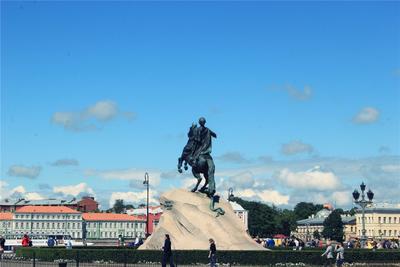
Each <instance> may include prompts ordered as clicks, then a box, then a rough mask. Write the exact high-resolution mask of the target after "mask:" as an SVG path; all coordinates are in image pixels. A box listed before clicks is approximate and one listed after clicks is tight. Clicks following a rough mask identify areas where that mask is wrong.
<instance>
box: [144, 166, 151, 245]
mask: <svg viewBox="0 0 400 267" xmlns="http://www.w3.org/2000/svg"><path fill="white" fill-rule="evenodd" d="M143 184H144V185H146V187H147V201H146V238H147V237H148V236H149V235H150V234H149V174H148V173H147V172H146V173H145V174H144V181H143Z"/></svg>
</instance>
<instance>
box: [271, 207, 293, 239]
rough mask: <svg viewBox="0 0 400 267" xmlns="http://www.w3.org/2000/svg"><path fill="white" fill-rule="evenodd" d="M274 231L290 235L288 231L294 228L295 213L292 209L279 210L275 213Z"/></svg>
mask: <svg viewBox="0 0 400 267" xmlns="http://www.w3.org/2000/svg"><path fill="white" fill-rule="evenodd" d="M276 221H277V223H276V233H277V234H284V235H286V236H290V232H291V231H293V230H295V229H296V226H297V223H296V215H295V214H294V212H293V211H292V210H288V209H284V210H279V211H278V215H277V220H276Z"/></svg>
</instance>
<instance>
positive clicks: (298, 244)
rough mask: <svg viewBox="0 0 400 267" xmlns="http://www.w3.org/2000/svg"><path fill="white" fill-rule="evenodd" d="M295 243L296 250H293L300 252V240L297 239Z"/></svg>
mask: <svg viewBox="0 0 400 267" xmlns="http://www.w3.org/2000/svg"><path fill="white" fill-rule="evenodd" d="M293 242H294V248H293V250H299V247H300V242H299V240H298V239H297V238H295V239H294V240H293Z"/></svg>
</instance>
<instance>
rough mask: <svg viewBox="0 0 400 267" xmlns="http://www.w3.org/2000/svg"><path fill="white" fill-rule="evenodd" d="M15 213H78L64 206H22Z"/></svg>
mask: <svg viewBox="0 0 400 267" xmlns="http://www.w3.org/2000/svg"><path fill="white" fill-rule="evenodd" d="M16 213H80V212H78V211H76V210H73V209H71V208H68V207H65V206H23V207H20V208H17V210H16Z"/></svg>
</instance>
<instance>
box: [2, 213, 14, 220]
mask: <svg viewBox="0 0 400 267" xmlns="http://www.w3.org/2000/svg"><path fill="white" fill-rule="evenodd" d="M12 218H13V214H12V213H11V212H0V221H10V220H12Z"/></svg>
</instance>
